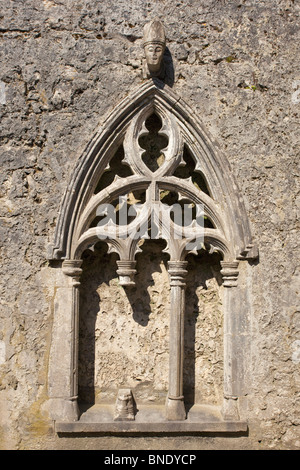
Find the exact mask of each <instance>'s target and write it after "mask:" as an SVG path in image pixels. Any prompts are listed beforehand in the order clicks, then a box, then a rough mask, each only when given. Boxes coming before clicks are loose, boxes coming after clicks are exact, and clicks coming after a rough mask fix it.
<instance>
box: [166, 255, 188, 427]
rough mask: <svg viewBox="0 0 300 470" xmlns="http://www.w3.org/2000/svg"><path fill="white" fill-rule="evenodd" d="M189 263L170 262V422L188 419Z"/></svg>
mask: <svg viewBox="0 0 300 470" xmlns="http://www.w3.org/2000/svg"><path fill="white" fill-rule="evenodd" d="M186 266H187V261H169V262H168V268H169V269H168V272H169V275H170V286H171V309H170V310H171V312H170V348H169V354H170V359H169V393H168V397H167V403H166V416H167V419H168V420H170V421H177V420H184V419H186V411H185V406H184V397H183V356H184V311H185V286H186V284H185V277H186V275H187V271H186V269H185V268H186Z"/></svg>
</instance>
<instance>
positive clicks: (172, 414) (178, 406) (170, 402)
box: [166, 397, 186, 421]
mask: <svg viewBox="0 0 300 470" xmlns="http://www.w3.org/2000/svg"><path fill="white" fill-rule="evenodd" d="M166 418H167V420H169V421H183V420H185V419H186V411H185V406H184V401H183V397H182V398H176V399H172V398H169V397H167V402H166Z"/></svg>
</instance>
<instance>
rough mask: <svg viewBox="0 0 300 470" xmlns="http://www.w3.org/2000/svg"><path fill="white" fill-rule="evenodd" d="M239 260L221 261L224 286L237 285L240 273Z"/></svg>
mask: <svg viewBox="0 0 300 470" xmlns="http://www.w3.org/2000/svg"><path fill="white" fill-rule="evenodd" d="M238 266H239V261H221V267H222V269H221V274H222V276H223V285H224V287H236V286H237V278H238V275H239V270H238Z"/></svg>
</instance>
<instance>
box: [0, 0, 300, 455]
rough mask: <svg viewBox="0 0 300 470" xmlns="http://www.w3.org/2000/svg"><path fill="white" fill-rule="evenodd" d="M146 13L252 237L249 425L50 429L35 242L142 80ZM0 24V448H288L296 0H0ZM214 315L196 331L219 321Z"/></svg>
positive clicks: (293, 323) (44, 307)
mask: <svg viewBox="0 0 300 470" xmlns="http://www.w3.org/2000/svg"><path fill="white" fill-rule="evenodd" d="M154 16H158V17H159V18H161V19H162V20H163V22H164V25H165V29H166V33H167V38H168V42H167V47H168V49H169V51H170V54H171V56H172V60H173V64H174V70H175V79H174V90H175V92H176V93H177V94H178V95H181V96H182V97H183V99H184V100H186V101H187V102H188V103H189V104H190V105H191V106H192V108H193V109H194V110H195V112H196V113H197V114H198V115H199V116H200V118H201V119H202V122H203V124H204V126H205V127H206V129H207V130H208V131H209V132H210V133H211V135H212V136H213V137H214V138H215V139H217V141H218V142H219V145H220V147H221V149H222V151H223V152H224V153H225V154H226V156H227V158H228V159H229V161H230V164H231V167H232V170H233V172H234V174H235V176H236V177H237V180H238V183H239V188H240V190H241V193H242V195H243V196H244V198H245V201H246V207H247V211H248V214H249V218H250V221H251V224H252V230H253V233H254V235H255V238H256V240H257V242H258V245H259V249H260V260H259V263H258V264H253V265H249V266H248V268H247V270H248V272H249V273H250V272H251V273H252V276H253V282H252V287H251V289H252V291H251V293H250V295H251V300H252V310H251V312H250V324H251V356H250V357H249V369H248V380H249V392H248V400H247V403H246V405H245V406H247V408H248V411H247V415H248V419H249V436H247V437H240V438H234V439H231V438H228V437H227V438H220V437H209V438H208V437H203V436H202V437H201V436H200V437H194V436H193V437H191V436H183V437H180V438H179V437H178V438H176V437H165V438H159V437H147V436H145V437H143V438H139V439H138V440H137V439H135V438H117V437H109V436H106V437H101V438H100V437H99V438H95V437H93V438H89V439H87V438H76V439H70V438H68V439H66V438H63V437H62V438H59V437H58V436H56V435H55V434H54V432H53V426H52V423H51V421H50V420H49V418H48V415H47V412H46V410H45V407H44V404H45V402H46V400H47V367H48V357H49V347H50V340H51V326H52V318H53V297H54V290H55V286H54V283H53V280H52V276H53V275H52V273H51V269H49V268H48V267H47V262H46V246H47V244H48V243H49V242H51V241H52V240H53V234H54V228H55V224H56V221H57V214H58V209H59V205H60V202H61V198H62V195H63V192H64V190H65V188H66V186H67V183H68V180H69V178H70V175H71V173H72V169H73V167H74V165H75V162H76V161H77V159H78V158H79V157H80V155H81V153H82V151H83V149H84V148H85V146H86V144H87V143H88V142H89V140H90V139H91V137H92V135H93V134H94V132H95V130H96V129H98V127H99V126H100V125H101V123H102V122H103V120H104V116H105V115H106V114H107V113H108V112H110V111H111V110H112V109H113V108H114V107H115V106H117V104H118V102H119V101H120V100H121V99H122V98H124V97H125V96H126V95H127V94H128V93H129V92H130V91H131V90H132V89H133V88H134V87H136V86H138V85H139V84H141V82H142V78H141V76H142V69H141V67H142V47H141V43H142V34H143V26H144V24H145V23H146V22H147V21H149V19H152V18H153V17H154ZM179 26H180V27H179ZM0 38H1V43H0V47H1V57H2V63H1V69H0V83H1V87H0V90H1V99H0V113H1V117H0V119H1V136H0V139H1V169H2V171H1V175H0V181H1V185H0V198H1V199H0V234H1V258H0V263H1V296H0V299H1V300H0V302H1V310H0V318H1V331H0V341H1V349H0V396H1V401H0V417H1V418H0V420H1V421H0V424H1V428H0V429H1V430H0V448H3V449H38V448H42V449H46V448H47V449H55V448H57V449H58V448H60V449H61V448H82V449H88V448H94V449H118V448H119V449H124V448H126V449H135V448H145V449H159V448H163V449H176V450H178V449H183V450H184V449H219V448H239V449H256V448H266V449H271V448H275V449H281V448H285V449H299V448H300V431H299V424H300V416H299V406H300V397H299V383H300V376H299V363H300V362H299V354H298V348H299V343H298V342H297V341H299V340H300V336H299V335H300V310H299V293H298V291H299V219H298V217H299V207H300V203H299V201H300V200H299V154H298V148H299V131H298V126H299V124H298V122H299V106H300V102H299V95H298V94H297V89H299V88H300V85H299V80H300V70H299V55H298V50H299V47H298V44H299V5H298V4H297V2H293V1H292V0H279V1H275V0H265V1H261V2H257V1H254V0H245V1H244V0H240V1H235V0H233V1H226V0H222V1H219V2H216V1H212V0H211V1H205V2H204V1H202V0H199V1H192V0H190V1H189V2H183V1H179V2H177V3H174V2H173V1H171V0H165V1H160V2H157V1H155V0H150V1H148V2H143V1H141V0H132V1H131V2H127V1H122V0H119V1H117V2H113V3H112V2H109V1H106V0H104V1H101V2H99V1H84V0H74V1H73V0H72V1H69V0H61V1H54V0H53V1H51V0H45V1H41V2H36V1H35V0H27V1H9V0H7V1H5V2H4V4H3V5H2V7H1V13H0ZM297 80H298V82H297ZM3 84H4V85H3ZM110 282H113V279H112V280H111V281H110ZM243 282H245V284H247V276H246V275H245V273H244V277H243ZM200 285H201V283H200ZM153 287H154V286H151V288H153ZM216 292H217V291H216V290H213V291H212V292H210V290H209V289H208V291H206V292H205V295H206V298H205V300H204V304H203V305H206V300H209V296H210V295H211V296H212V297H214V296H216ZM104 294H105V291H104V292H103V294H102V295H104ZM199 294H200V297H201V292H199ZM100 295H101V294H100ZM120 296H121V294H120ZM121 301H122V298H121V297H120V302H121ZM213 302H216V303H217V301H216V299H215V298H213ZM203 308H204V307H203ZM203 311H205V308H204V310H203ZM128 313H129V312H128ZM201 315H202V313H201V311H200V313H199V318H200V317H201ZM213 315H215V317H216V324H215V327H214V328H215V330H213V329H212V328H208V329H207V332H206V333H207V335H208V336H210V335H214V334H215V335H216V337H218V336H219V334H220V332H219V329H220V328H221V322H220V318H219V316H218V313H217V310H215V311H214V312H211V315H210V318H212V316H213ZM128 316H129V315H128ZM150 320H151V321H152V319H151V315H150V317H149V323H150ZM120 321H122V320H120ZM132 325H134V326H135V328H138V327H139V328H142V326H141V325H140V324H138V323H135V324H133V323H132ZM205 328H206V325H205V324H203V330H205ZM153 331H154V329H153ZM108 340H109V338H108ZM147 341H149V338H147ZM161 341H162V345H163V347H164V348H165V345H164V341H165V339H164V338H161ZM208 347H209V343H208ZM218 348H219V346H218ZM140 350H142V346H140ZM100 351H101V349H100V345H99V350H98V353H99V354H100ZM199 354H200V353H199ZM203 354H208V353H207V352H205V353H203ZM210 359H211V364H212V365H211V371H212V372H213V373H214V374H216V377H217V378H216V383H213V384H209V383H208V382H206V384H205V387H206V388H207V390H203V393H210V392H211V390H212V387H213V386H215V387H216V388H218V383H219V381H220V370H219V366H220V367H221V365H220V363H219V361H220V354H219V353H218V351H217V350H214V351H213V352H212V358H210ZM97 360H99V358H98V359H97ZM207 360H208V359H207ZM213 361H217V362H215V363H214V362H213ZM136 372H138V371H136ZM160 373H164V371H162V372H160ZM205 373H208V371H206V372H205ZM97 377H98V376H97ZM99 379H100V377H99ZM97 380H98V379H97ZM97 383H98V382H97ZM218 393H220V392H218V391H216V394H218Z"/></svg>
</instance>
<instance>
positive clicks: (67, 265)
mask: <svg viewBox="0 0 300 470" xmlns="http://www.w3.org/2000/svg"><path fill="white" fill-rule="evenodd" d="M81 265H82V259H65V260H64V262H63V264H62V271H63V273H64V274H65V275H66V276H69V277H72V278H73V285H75V286H77V285H79V284H80V283H79V278H80V276H81V273H82V269H81Z"/></svg>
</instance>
